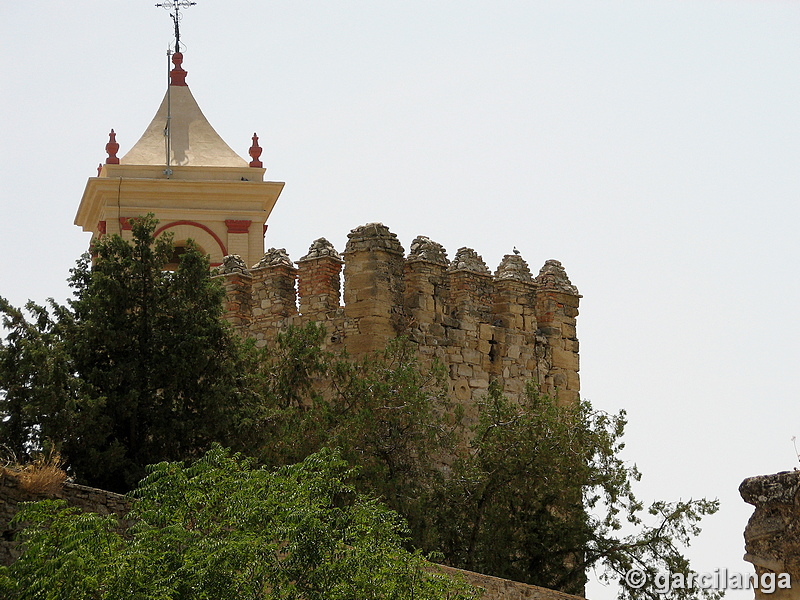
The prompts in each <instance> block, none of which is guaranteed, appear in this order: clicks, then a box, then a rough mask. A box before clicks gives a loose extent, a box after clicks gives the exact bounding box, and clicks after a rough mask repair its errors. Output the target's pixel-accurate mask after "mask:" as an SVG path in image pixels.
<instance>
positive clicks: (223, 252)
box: [153, 221, 228, 256]
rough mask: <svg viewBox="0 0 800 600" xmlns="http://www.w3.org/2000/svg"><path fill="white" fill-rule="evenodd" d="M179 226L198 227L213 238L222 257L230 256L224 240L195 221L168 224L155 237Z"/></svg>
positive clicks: (159, 229)
mask: <svg viewBox="0 0 800 600" xmlns="http://www.w3.org/2000/svg"><path fill="white" fill-rule="evenodd" d="M178 225H190V226H192V227H198V228H200V229H202V230H203V231H205V232H206V233H207V234H209V235H210V236H211V237H213V238H214V241H216V242H217V244H219V249H220V250H222V256H227V255H228V250H227V249H226V248H225V244H223V243H222V240H221V239H219V236H218V235H217V234H216V233H214V232H213V231H211V230H210V229H209V228H208V227H206V226H205V225H203V224H202V223H197V222H195V221H173V222H172V223H167V224H166V225H162V226H161V227H159V228H158V229H156V232H155V234H154V235H153V237H158V234H159V233H161V232H162V231H164V230H165V229H169V228H170V227H177V226H178Z"/></svg>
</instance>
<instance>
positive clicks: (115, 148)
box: [106, 129, 119, 165]
mask: <svg viewBox="0 0 800 600" xmlns="http://www.w3.org/2000/svg"><path fill="white" fill-rule="evenodd" d="M106 152H108V158H107V159H106V164H107V165H118V164H119V159H118V158H117V152H119V144H118V143H117V134H116V133H114V130H113V129H112V130H111V133H109V134H108V143H107V144H106Z"/></svg>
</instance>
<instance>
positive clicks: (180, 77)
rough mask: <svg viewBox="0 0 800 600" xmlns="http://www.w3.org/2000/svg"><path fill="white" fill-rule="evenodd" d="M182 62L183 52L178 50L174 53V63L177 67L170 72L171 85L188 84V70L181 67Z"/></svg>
mask: <svg viewBox="0 0 800 600" xmlns="http://www.w3.org/2000/svg"><path fill="white" fill-rule="evenodd" d="M181 63H183V54H182V53H180V52H176V53H175V54H173V55H172V64H173V65H175V68H174V69H172V71H170V72H169V84H170V85H181V86H186V73H187V72H186V71H184V70H183V67H181Z"/></svg>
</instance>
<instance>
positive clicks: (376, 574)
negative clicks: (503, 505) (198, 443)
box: [0, 446, 475, 600]
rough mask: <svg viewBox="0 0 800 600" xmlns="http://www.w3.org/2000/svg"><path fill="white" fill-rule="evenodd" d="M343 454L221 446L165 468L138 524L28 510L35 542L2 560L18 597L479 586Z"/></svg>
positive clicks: (316, 598) (142, 491) (146, 493)
mask: <svg viewBox="0 0 800 600" xmlns="http://www.w3.org/2000/svg"><path fill="white" fill-rule="evenodd" d="M351 475H352V471H351V470H350V467H348V465H347V463H346V462H344V461H343V460H342V459H341V458H340V456H339V454H338V453H336V452H331V451H322V452H320V453H315V454H312V455H309V456H308V457H307V458H306V459H305V460H303V461H302V462H301V463H299V464H296V465H292V466H286V467H282V468H279V469H275V470H267V469H264V468H260V469H257V468H254V467H253V464H252V461H250V460H248V459H244V458H242V457H241V456H240V455H232V454H231V453H230V452H229V451H227V450H223V449H222V448H221V447H219V446H216V447H214V448H212V449H211V450H210V451H209V452H208V453H207V454H206V455H205V456H204V457H202V458H201V459H200V460H198V461H196V462H195V463H194V464H192V465H189V466H184V465H183V464H182V463H166V462H164V463H160V464H157V465H154V466H153V468H152V469H151V470H150V472H149V474H148V475H147V477H146V478H145V479H144V480H143V481H142V482H141V483H140V484H139V486H138V487H137V489H136V490H135V492H134V496H135V498H136V500H134V502H133V508H132V510H131V513H130V514H129V517H130V518H133V519H135V520H136V521H135V524H134V525H133V526H132V527H131V528H130V529H129V530H127V531H123V532H121V531H120V524H119V522H118V521H117V519H116V517H113V516H105V517H103V516H100V515H96V514H85V513H81V512H80V511H77V510H76V509H71V508H67V507H66V506H65V505H64V503H63V502H61V501H44V502H39V503H34V504H29V505H28V506H26V507H25V508H24V509H23V510H22V511H21V512H20V513H19V514H18V516H17V521H18V522H27V523H28V524H29V525H28V527H27V528H26V529H25V530H24V531H23V548H24V553H23V554H22V556H21V558H20V559H19V560H17V562H16V563H14V564H13V565H12V566H11V567H10V568H5V569H0V592H2V597H4V598H8V599H9V600H62V599H63V600H82V599H86V600H89V599H91V600H106V599H108V600H116V599H118V598H126V599H129V600H157V599H162V598H163V599H168V598H174V599H181V600H194V599H198V600H200V599H206V598H213V599H214V600H226V599H230V600H250V599H252V600H257V599H265V600H266V599H281V600H293V599H297V600H351V599H352V598H373V599H375V600H378V599H386V600H411V599H414V600H426V599H434V598H436V599H445V598H446V599H450V600H467V599H468V598H472V597H475V594H474V592H473V591H472V590H471V589H470V588H468V586H466V585H465V584H461V583H458V582H454V581H452V580H450V579H448V578H446V577H444V576H442V575H438V574H435V573H432V572H429V571H428V570H426V567H427V563H426V561H425V560H424V559H423V558H422V557H421V555H420V554H419V553H418V552H408V551H406V550H404V549H403V547H402V543H403V541H404V538H405V535H406V530H405V525H404V524H403V521H402V519H400V517H399V516H398V515H397V514H396V513H394V512H393V511H391V510H389V509H387V508H385V507H384V506H383V505H382V504H380V503H378V502H376V501H374V500H372V499H369V498H367V497H365V496H363V495H361V494H358V493H357V492H356V491H355V490H354V489H353V487H352V486H351V485H349V484H348V482H347V481H348V479H349V478H350V477H351Z"/></svg>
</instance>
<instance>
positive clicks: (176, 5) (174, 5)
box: [156, 0, 197, 52]
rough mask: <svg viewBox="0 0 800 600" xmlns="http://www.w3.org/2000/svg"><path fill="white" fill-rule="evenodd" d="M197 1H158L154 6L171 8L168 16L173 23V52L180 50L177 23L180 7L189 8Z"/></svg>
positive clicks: (179, 30) (179, 33)
mask: <svg viewBox="0 0 800 600" xmlns="http://www.w3.org/2000/svg"><path fill="white" fill-rule="evenodd" d="M195 4H197V2H189V0H170V1H169V2H160V3H158V4H156V6H158V7H160V8H166V9H167V10H171V11H172V12H171V13H170V15H169V16H170V17H172V22H173V23H175V52H180V51H181V28H180V26H179V25H178V23H180V21H181V18H182V17H181V8H189V7H190V6H194V5H195Z"/></svg>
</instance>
